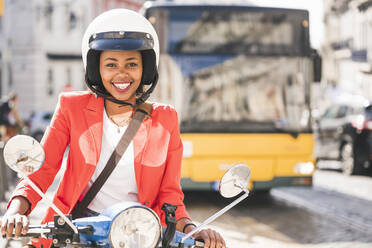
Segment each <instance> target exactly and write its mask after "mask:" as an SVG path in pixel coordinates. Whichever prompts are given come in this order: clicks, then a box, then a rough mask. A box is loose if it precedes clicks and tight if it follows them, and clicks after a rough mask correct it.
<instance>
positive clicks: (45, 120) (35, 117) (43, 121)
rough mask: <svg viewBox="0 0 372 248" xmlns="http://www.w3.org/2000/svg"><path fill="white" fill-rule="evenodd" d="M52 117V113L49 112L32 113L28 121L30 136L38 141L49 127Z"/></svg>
mask: <svg viewBox="0 0 372 248" xmlns="http://www.w3.org/2000/svg"><path fill="white" fill-rule="evenodd" d="M52 116H53V112H50V111H35V112H33V113H32V114H31V116H30V118H29V121H28V126H29V132H30V135H31V136H32V137H34V138H35V139H36V140H38V141H40V140H41V138H42V137H43V135H44V132H45V130H46V128H47V127H48V126H49V123H50V121H51V119H52Z"/></svg>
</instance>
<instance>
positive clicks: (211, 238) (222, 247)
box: [193, 229, 226, 248]
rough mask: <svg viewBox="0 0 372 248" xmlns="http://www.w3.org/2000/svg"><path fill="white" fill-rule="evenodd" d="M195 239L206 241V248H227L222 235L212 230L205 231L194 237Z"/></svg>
mask: <svg viewBox="0 0 372 248" xmlns="http://www.w3.org/2000/svg"><path fill="white" fill-rule="evenodd" d="M193 237H194V238H195V239H202V240H203V241H204V248H226V243H225V240H224V239H223V238H222V236H221V234H219V233H218V232H216V231H215V230H212V229H203V230H201V231H199V232H197V233H196V234H194V235H193Z"/></svg>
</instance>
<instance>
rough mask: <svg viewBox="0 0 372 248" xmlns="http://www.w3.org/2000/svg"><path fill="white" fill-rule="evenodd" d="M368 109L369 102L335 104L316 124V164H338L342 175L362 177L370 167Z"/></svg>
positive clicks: (371, 108)
mask: <svg viewBox="0 0 372 248" xmlns="http://www.w3.org/2000/svg"><path fill="white" fill-rule="evenodd" d="M371 131H372V105H371V103H369V101H367V100H365V99H363V100H360V99H359V100H357V99H354V100H352V101H339V102H337V103H334V104H332V105H331V106H330V107H329V108H327V109H326V111H325V112H324V114H323V115H322V116H321V117H320V119H318V120H317V121H316V125H315V134H316V143H315V147H316V149H315V156H316V158H317V160H322V159H326V160H338V161H340V162H341V163H340V165H341V168H340V169H342V171H343V172H344V173H345V174H348V175H352V174H362V173H365V172H366V171H367V169H369V170H370V167H372V164H371V162H372V132H371Z"/></svg>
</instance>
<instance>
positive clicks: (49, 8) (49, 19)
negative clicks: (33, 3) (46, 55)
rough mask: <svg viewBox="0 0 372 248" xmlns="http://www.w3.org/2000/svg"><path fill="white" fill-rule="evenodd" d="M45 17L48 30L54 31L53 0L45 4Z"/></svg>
mask: <svg viewBox="0 0 372 248" xmlns="http://www.w3.org/2000/svg"><path fill="white" fill-rule="evenodd" d="M44 15H45V19H46V28H47V30H48V31H52V29H53V5H52V2H51V1H50V0H49V1H48V2H47V4H46V6H45V12H44Z"/></svg>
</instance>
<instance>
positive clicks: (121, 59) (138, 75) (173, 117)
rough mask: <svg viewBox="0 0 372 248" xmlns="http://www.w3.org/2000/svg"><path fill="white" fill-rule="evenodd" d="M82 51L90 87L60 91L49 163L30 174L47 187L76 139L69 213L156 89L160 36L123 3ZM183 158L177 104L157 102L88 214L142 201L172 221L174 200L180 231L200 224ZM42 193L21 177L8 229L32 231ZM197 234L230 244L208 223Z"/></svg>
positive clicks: (67, 190) (88, 35)
mask: <svg viewBox="0 0 372 248" xmlns="http://www.w3.org/2000/svg"><path fill="white" fill-rule="evenodd" d="M82 57H83V62H84V67H85V70H86V83H87V86H88V87H89V89H90V91H89V92H73V93H63V94H61V95H60V97H59V101H58V105H57V108H56V111H55V114H54V116H53V119H52V121H51V124H50V127H49V128H48V130H47V131H46V133H45V135H44V137H43V139H42V142H41V143H42V145H43V147H44V149H45V162H44V164H43V166H42V168H41V169H40V170H38V171H37V172H35V173H33V174H31V175H30V176H29V178H30V179H31V180H33V182H35V183H36V184H37V185H38V186H39V187H40V189H42V190H43V191H46V190H47V188H48V187H49V186H50V184H51V183H52V182H53V179H54V177H55V175H56V173H57V172H58V170H59V169H60V166H61V162H62V158H63V154H64V151H65V149H66V147H67V146H68V145H69V146H70V149H69V155H68V159H67V165H66V171H65V174H64V176H63V178H62V181H61V183H60V185H59V188H58V190H57V192H56V194H55V196H54V200H53V202H54V203H55V204H56V205H57V207H59V208H60V209H61V210H62V212H64V213H66V214H67V213H71V212H72V211H73V209H74V207H75V206H76V204H77V203H78V201H79V200H81V199H82V198H83V197H84V195H85V193H86V192H87V190H88V189H89V188H90V186H91V185H92V183H93V182H94V181H95V179H96V178H97V177H98V175H99V174H100V172H101V171H102V170H103V168H104V167H105V165H106V163H107V161H108V159H109V156H110V155H111V153H112V152H113V150H114V149H115V147H116V145H117V143H118V141H119V140H120V138H121V136H122V134H123V133H124V131H125V129H126V128H127V126H128V123H129V122H130V120H131V117H132V115H133V110H134V108H135V107H136V106H138V105H139V104H141V103H143V102H145V101H146V99H147V98H148V97H149V95H150V93H151V92H152V90H153V89H154V87H155V85H156V83H157V79H158V73H157V67H158V63H159V42H158V38H157V34H156V32H155V30H154V29H153V27H152V25H151V24H150V23H149V22H148V21H147V20H146V19H145V18H144V17H143V16H141V15H139V14H138V13H136V12H133V11H130V10H126V9H115V10H110V11H108V12H105V13H103V14H101V15H100V16H98V17H97V18H96V19H95V20H93V22H92V23H91V24H90V25H89V26H88V28H87V30H86V32H85V35H84V38H83V41H82ZM181 159H182V142H181V139H180V133H179V127H178V120H177V113H176V111H175V110H174V109H173V108H172V107H170V106H167V105H161V104H157V103H152V113H151V116H149V117H148V118H147V119H145V120H144V121H143V122H142V124H141V126H140V128H139V129H138V131H137V133H136V135H135V136H134V138H133V140H132V141H131V143H130V145H129V146H128V148H127V150H126V152H125V153H124V155H123V157H122V158H121V160H120V161H119V162H118V164H117V165H116V167H115V170H114V171H113V173H112V174H111V175H110V177H109V178H108V180H107V181H106V182H105V184H104V185H103V187H102V188H101V190H100V191H99V193H98V194H97V195H96V196H95V198H94V199H93V200H92V202H91V203H90V205H89V206H88V208H87V209H86V211H85V214H86V215H92V214H93V215H94V214H97V213H100V212H101V211H102V210H104V209H105V208H107V207H108V206H111V205H112V204H114V203H117V202H121V201H137V202H140V203H141V204H144V205H146V206H148V207H150V208H152V209H153V210H154V211H155V212H156V213H157V214H158V216H159V217H160V220H161V222H162V224H163V225H165V219H164V213H163V212H162V211H161V206H162V205H163V203H169V204H173V205H176V206H177V210H176V218H177V220H178V223H177V230H179V231H184V232H186V233H188V232H190V231H192V230H193V229H194V228H195V225H194V224H192V222H191V219H190V217H189V215H188V213H187V211H186V209H185V206H184V204H183V193H182V190H181V188H180V168H181ZM39 200H40V197H39V196H38V195H37V194H36V192H35V191H34V190H32V189H31V187H30V186H29V185H28V184H27V183H26V182H25V181H24V180H21V181H20V183H19V184H18V186H17V188H16V190H15V192H14V194H13V196H12V198H11V200H10V201H9V204H8V210H7V212H6V214H5V215H4V217H3V218H2V225H1V233H2V234H3V235H6V236H10V234H11V232H12V231H13V229H15V233H16V236H18V235H20V233H24V232H27V228H28V219H27V215H28V214H29V213H30V212H31V211H32V210H33V209H34V207H35V205H36V204H37V202H38V201H39ZM53 215H54V212H53V210H52V209H48V210H47V212H46V215H45V218H44V219H43V222H48V221H51V220H52V218H53ZM195 237H197V238H202V239H204V241H205V247H211V248H215V247H225V242H224V240H223V238H222V237H221V235H220V234H219V233H217V232H216V231H213V230H211V229H207V230H202V231H200V232H199V233H197V234H196V235H195ZM39 241H40V240H39ZM43 242H44V244H46V245H48V244H50V242H49V243H45V240H44V241H43ZM34 244H36V243H34ZM39 244H40V242H39ZM36 245H38V244H36ZM44 247H45V246H44Z"/></svg>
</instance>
